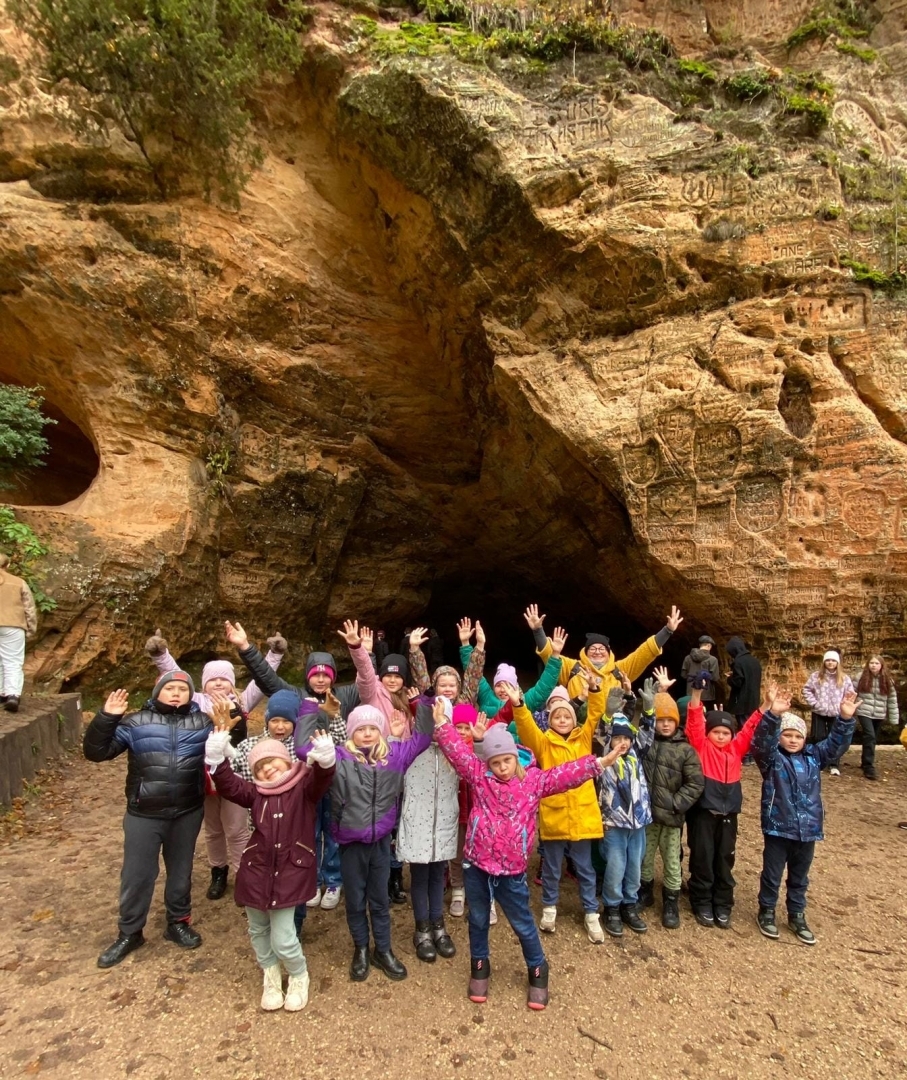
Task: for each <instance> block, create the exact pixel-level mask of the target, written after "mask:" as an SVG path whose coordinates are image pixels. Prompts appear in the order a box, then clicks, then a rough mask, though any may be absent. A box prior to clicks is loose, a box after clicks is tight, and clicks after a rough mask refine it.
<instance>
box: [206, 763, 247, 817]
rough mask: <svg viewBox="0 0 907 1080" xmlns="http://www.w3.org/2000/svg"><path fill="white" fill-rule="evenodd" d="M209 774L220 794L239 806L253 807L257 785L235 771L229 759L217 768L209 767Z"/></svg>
mask: <svg viewBox="0 0 907 1080" xmlns="http://www.w3.org/2000/svg"><path fill="white" fill-rule="evenodd" d="M208 775H209V776H210V777H211V779H212V780H213V781H214V786H215V787H216V788H217V794H218V795H220V796H221V797H222V798H224V799H229V800H230V802H232V803H236V805H237V806H244V807H245V808H246V809H247V810H251V809H252V806H253V805H254V803H255V785H254V784H250V783H249V781H248V780H243V778H242V777H241V776H239V775H238V774H237V773H236V772H234V771H233V767H232V766H231V765H230V762H229V761H226V760H224V761H222V762H221V763H220V764H219V765H218V766H217V768H215V769H209V770H208Z"/></svg>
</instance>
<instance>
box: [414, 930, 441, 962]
mask: <svg viewBox="0 0 907 1080" xmlns="http://www.w3.org/2000/svg"><path fill="white" fill-rule="evenodd" d="M431 938H432V934H431V926H430V924H429V923H427V922H417V923H416V932H415V934H413V945H415V946H416V956H417V957H418V958H419V959H420V960H424V961H425V963H426V964H433V963H434V962H435V959H436V958H437V956H438V954H437V952H436V951H435V945H434V942H433V941H432V939H431Z"/></svg>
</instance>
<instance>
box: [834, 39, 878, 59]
mask: <svg viewBox="0 0 907 1080" xmlns="http://www.w3.org/2000/svg"><path fill="white" fill-rule="evenodd" d="M835 48H836V49H837V50H838V52H839V53H844V55H845V56H855V57H856V58H857V59H858V60H862V61H863V63H864V64H874V63H875V62H876V60H877V59H878V55H879V54H878V53H877V52H876V51H875V49H861V48H860V46H859V45H854V43H853V42H852V41H836V42H835Z"/></svg>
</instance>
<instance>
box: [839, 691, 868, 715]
mask: <svg viewBox="0 0 907 1080" xmlns="http://www.w3.org/2000/svg"><path fill="white" fill-rule="evenodd" d="M862 704H863V701H862V699H861V698H858V697H857V695H856V693H855V692H854V691H853V690H848V691H847V693H846V694H845V695H844V700H843V701H842V702H841V708H840V709H839V710H838V713H839V715H840V717H841V719H842V720H852V719H853V714H854V713H855V712H856V711H857V709H859V707H860V706H861V705H862Z"/></svg>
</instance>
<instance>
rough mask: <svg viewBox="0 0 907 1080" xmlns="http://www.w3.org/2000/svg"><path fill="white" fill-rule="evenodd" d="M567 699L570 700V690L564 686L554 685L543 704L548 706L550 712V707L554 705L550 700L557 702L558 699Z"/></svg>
mask: <svg viewBox="0 0 907 1080" xmlns="http://www.w3.org/2000/svg"><path fill="white" fill-rule="evenodd" d="M569 700H570V692H569V691H568V690H567V687H566V686H555V688H554V689H553V690H552V691H551V693H550V694H549V695H548V700H547V701H546V702H545V705H546V706H547V708H548V712H551V710H552V708H553V707H554V706H553V705H552V702H554V703H555V704H557V702H558V701H569Z"/></svg>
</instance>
